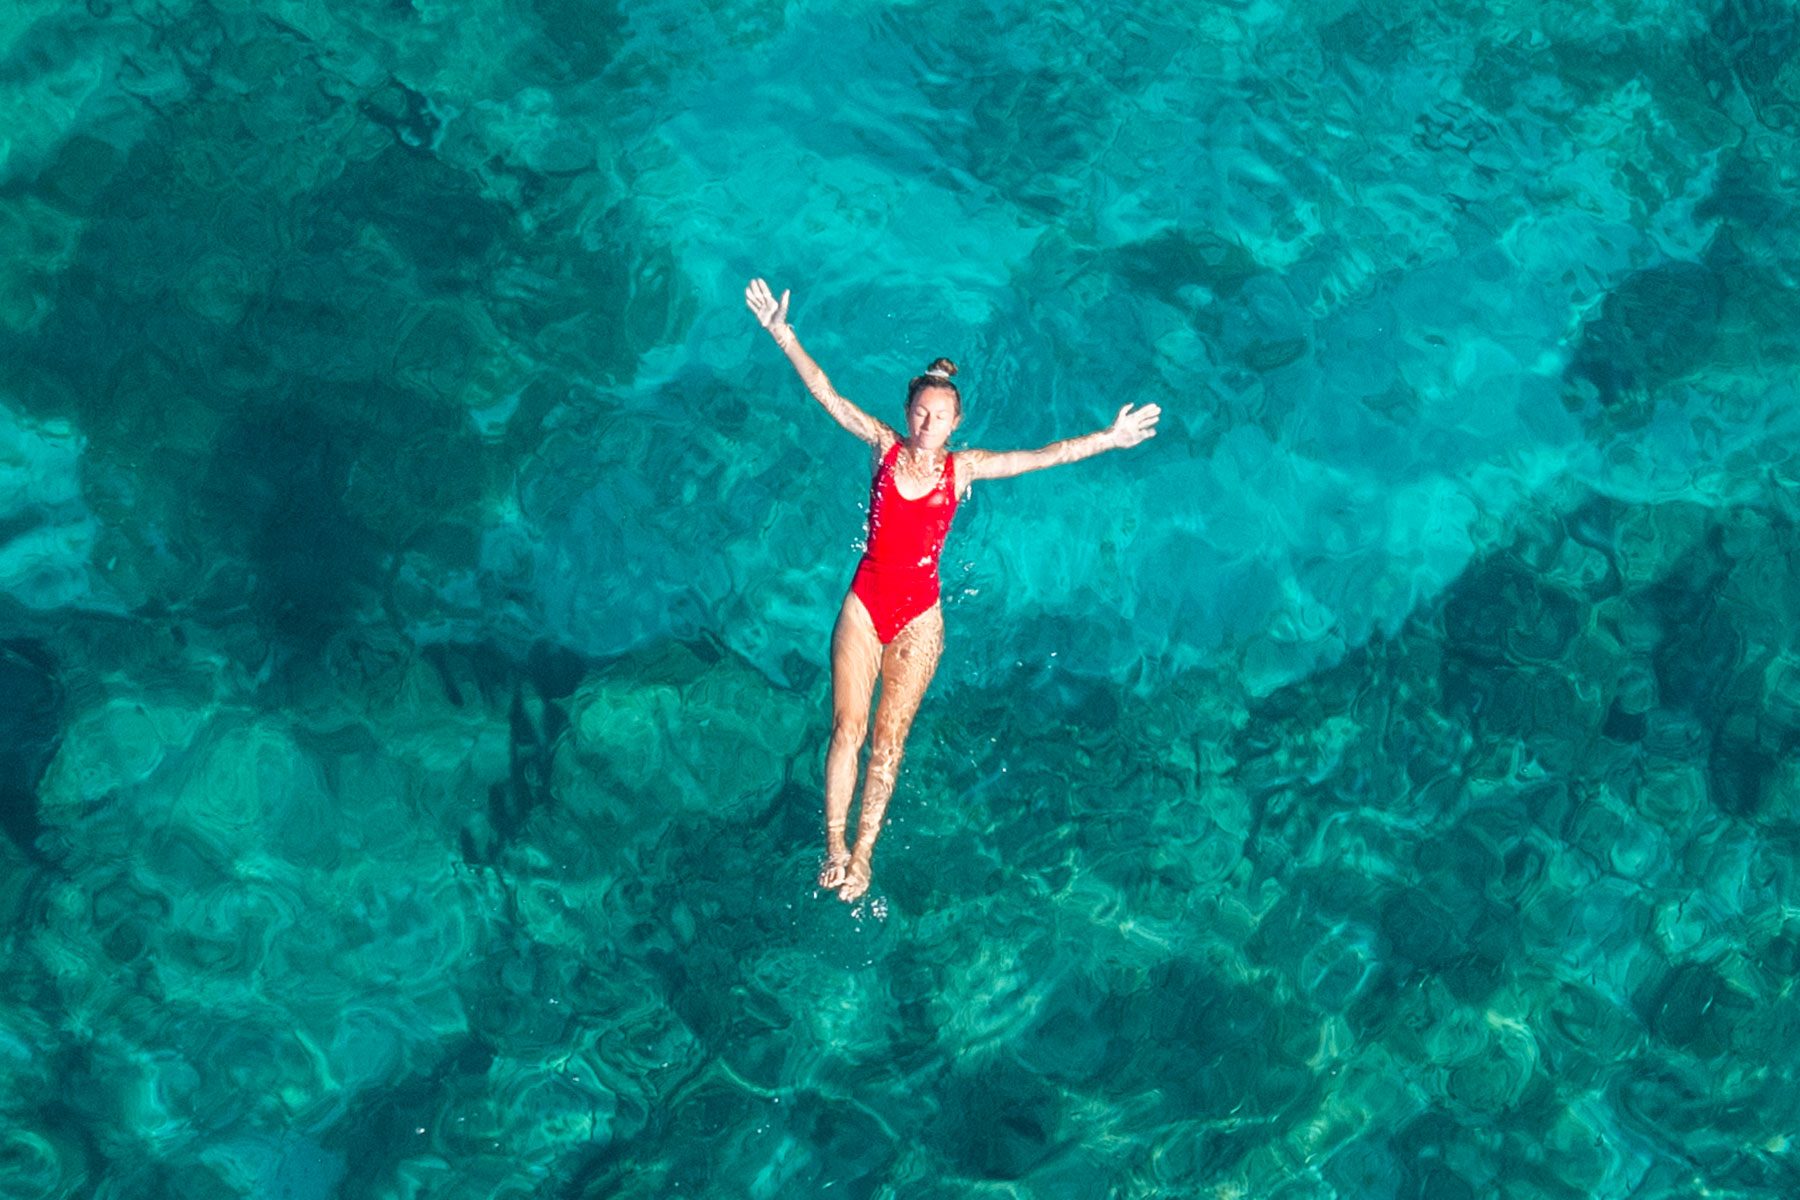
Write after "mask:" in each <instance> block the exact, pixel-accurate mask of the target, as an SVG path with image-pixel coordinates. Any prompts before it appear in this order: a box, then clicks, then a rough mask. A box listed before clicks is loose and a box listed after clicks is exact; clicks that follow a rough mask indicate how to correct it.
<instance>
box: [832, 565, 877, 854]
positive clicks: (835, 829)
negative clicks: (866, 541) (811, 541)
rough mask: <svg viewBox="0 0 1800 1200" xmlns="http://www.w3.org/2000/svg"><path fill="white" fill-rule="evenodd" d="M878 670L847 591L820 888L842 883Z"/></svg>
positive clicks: (870, 629) (861, 612)
mask: <svg viewBox="0 0 1800 1200" xmlns="http://www.w3.org/2000/svg"><path fill="white" fill-rule="evenodd" d="M880 671H881V639H880V638H879V637H877V636H876V634H875V622H873V621H871V620H870V619H869V610H868V609H866V608H864V607H863V602H862V601H861V600H858V599H857V598H856V593H855V592H851V593H850V594H849V595H847V596H845V597H844V606H843V607H842V608H840V609H838V619H837V626H836V627H835V628H834V629H833V630H832V631H831V748H830V749H829V750H827V751H826V752H825V866H824V868H823V869H821V870H820V872H819V886H820V887H837V886H838V885H839V884H841V883H843V882H844V869H845V868H846V867H847V866H849V864H850V851H849V849H848V848H847V847H846V846H845V845H844V826H845V824H847V823H848V821H849V817H850V800H851V797H852V796H854V795H855V793H856V760H857V758H858V757H860V756H861V754H862V745H863V738H864V737H865V736H866V735H867V734H868V731H869V698H870V697H871V696H873V695H874V694H875V677H876V675H877V674H879V673H880Z"/></svg>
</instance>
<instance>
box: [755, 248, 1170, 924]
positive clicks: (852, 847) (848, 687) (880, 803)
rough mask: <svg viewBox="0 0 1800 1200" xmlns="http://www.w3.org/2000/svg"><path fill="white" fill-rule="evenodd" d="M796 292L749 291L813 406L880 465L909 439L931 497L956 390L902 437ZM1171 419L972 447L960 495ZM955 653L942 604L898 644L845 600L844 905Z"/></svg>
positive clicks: (907, 451) (832, 831)
mask: <svg viewBox="0 0 1800 1200" xmlns="http://www.w3.org/2000/svg"><path fill="white" fill-rule="evenodd" d="M788 295H789V294H788V293H787V292H785V291H784V292H782V293H781V299H780V300H779V301H777V300H776V299H775V296H774V293H773V292H771V291H770V289H769V285H768V284H767V283H765V282H764V281H763V280H761V279H753V280H751V281H750V285H749V286H748V287H747V288H745V289H744V303H745V304H746V305H748V306H749V308H750V311H751V312H752V313H754V314H755V315H756V319H757V322H758V323H759V324H761V325H762V327H763V328H764V329H766V330H768V332H769V334H770V336H771V337H773V338H774V339H775V343H776V345H778V346H780V347H781V349H782V350H783V352H784V353H786V354H787V357H788V361H789V362H790V363H792V364H793V367H794V370H795V371H796V372H798V373H799V375H800V378H801V380H802V382H804V383H805V384H806V389H807V391H808V392H810V393H811V394H812V397H813V399H815V400H817V401H818V402H819V404H820V405H821V406H822V407H823V408H824V409H825V411H826V412H827V413H829V414H830V415H831V417H832V419H833V420H835V421H836V422H837V423H838V424H839V425H841V426H842V427H843V428H844V429H845V430H846V431H847V432H849V433H850V434H851V435H853V436H854V437H856V438H857V439H859V440H860V441H862V442H865V443H867V444H868V446H869V448H870V450H871V451H872V452H873V456H874V457H873V464H874V466H875V467H879V465H880V462H881V460H882V458H883V457H884V456H885V455H886V454H887V452H888V450H889V449H890V448H891V447H892V446H893V445H894V443H895V442H901V443H903V445H902V448H901V450H900V453H899V455H898V456H897V457H896V459H895V462H894V484H895V487H897V488H898V489H899V491H900V494H901V496H903V497H905V498H907V499H917V498H919V497H922V496H924V495H925V494H926V493H927V492H929V491H930V490H931V489H932V488H933V487H934V486H936V484H937V481H938V480H939V478H940V477H941V476H942V474H943V470H944V456H945V455H946V454H947V453H948V450H947V449H946V445H947V443H948V442H949V440H950V435H951V434H953V433H954V432H955V431H956V427H957V426H958V425H960V424H961V423H962V409H961V405H960V404H959V403H958V401H957V398H956V393H955V392H954V391H952V390H950V389H949V388H947V387H945V388H938V387H925V388H921V389H920V390H919V392H918V393H917V394H916V395H915V396H914V397H913V399H912V402H911V403H910V404H908V405H907V406H906V435H905V437H902V436H901V435H900V433H898V432H897V431H896V430H895V429H894V428H893V427H892V426H890V425H888V424H887V423H886V422H883V421H879V420H877V419H876V418H874V417H871V416H870V415H869V414H867V413H865V412H864V411H863V410H862V409H860V408H858V407H857V406H856V405H854V404H852V403H851V402H850V401H849V400H846V399H845V398H844V397H843V396H842V395H840V394H839V393H838V391H837V389H836V388H834V387H832V386H831V380H830V379H828V378H827V377H826V375H825V372H824V371H823V370H821V369H820V368H819V365H818V364H817V363H816V362H814V361H813V360H812V357H811V356H810V355H808V354H807V353H806V351H805V350H804V349H802V348H801V346H800V340H799V338H798V337H796V336H795V334H794V331H793V328H792V327H791V326H790V325H789V324H788V322H787V310H788ZM1161 414H1162V410H1161V409H1160V408H1158V407H1157V406H1156V405H1154V404H1148V405H1145V406H1144V407H1142V408H1135V407H1134V406H1132V405H1130V404H1127V405H1125V406H1124V407H1122V408H1121V409H1119V412H1118V415H1117V416H1116V417H1115V418H1114V419H1113V423H1112V424H1111V425H1110V426H1108V427H1107V428H1105V429H1101V430H1097V431H1095V432H1094V433H1090V434H1086V435H1084V436H1082V437H1075V438H1068V439H1065V440H1063V441H1060V442H1053V443H1051V444H1050V445H1048V446H1044V447H1041V448H1040V449H1037V450H1008V451H1000V452H995V451H988V450H960V451H958V452H957V453H956V457H955V459H954V464H955V481H954V486H955V488H956V495H957V499H958V500H960V499H962V497H964V496H966V495H967V494H968V491H969V487H970V485H972V484H973V483H975V482H976V481H977V480H982V479H1005V478H1008V477H1010V476H1013V475H1023V474H1025V473H1026V472H1027V471H1038V470H1042V469H1043V468H1045V467H1054V466H1060V465H1062V464H1064V463H1072V462H1078V461H1080V460H1081V459H1084V458H1089V457H1091V456H1093V455H1095V454H1099V453H1101V452H1102V451H1106V450H1120V449H1124V448H1126V447H1128V446H1135V445H1137V444H1138V443H1139V442H1142V441H1144V440H1145V439H1147V438H1151V437H1154V436H1156V422H1157V419H1158V418H1159V417H1160V416H1161ZM943 650H944V612H943V606H942V605H941V604H934V605H932V606H931V607H930V608H929V609H927V610H926V611H925V612H923V613H921V614H919V615H918V616H917V617H914V618H913V620H912V621H911V622H910V623H909V624H908V625H907V626H906V627H905V628H904V629H902V630H901V631H900V632H899V633H898V634H897V635H896V636H895V637H894V640H893V641H891V642H889V643H888V644H887V645H886V646H883V645H882V644H881V639H880V638H879V637H877V636H876V633H875V623H874V621H872V620H871V619H870V617H869V613H868V610H867V609H865V608H864V607H863V603H862V601H861V600H860V599H858V598H857V596H856V594H855V593H854V592H852V593H850V594H849V595H847V596H845V597H844V603H843V607H841V608H840V609H839V610H838V618H837V624H836V626H835V627H834V628H833V630H832V634H831V710H832V711H831V744H830V747H829V749H827V751H826V753H825V862H824V865H823V866H822V867H821V868H820V871H819V886H821V887H824V888H831V889H835V890H836V892H837V894H838V897H839V898H840V899H842V900H846V901H851V900H856V899H858V898H860V897H861V896H862V895H863V894H864V893H866V892H867V891H868V890H869V880H870V877H871V874H872V870H873V861H874V854H875V842H876V840H877V839H878V838H879V837H880V836H881V826H882V821H883V819H884V818H885V817H886V815H887V806H888V801H889V800H891V799H892V798H893V795H894V785H895V783H896V782H897V781H898V780H899V777H900V762H901V759H902V758H903V757H904V756H905V752H906V735H907V733H908V732H910V731H911V729H912V722H913V717H914V716H915V715H917V713H918V711H919V704H920V702H921V701H922V700H923V699H924V698H925V691H926V689H927V688H928V687H929V686H930V684H931V677H932V676H933V675H934V674H936V672H937V665H938V659H939V658H940V657H941V656H942V654H943ZM877 680H880V682H881V698H880V700H879V702H877V704H876V706H875V721H874V743H873V745H872V747H871V749H870V752H869V763H868V768H867V771H866V773H865V775H864V777H863V788H862V809H861V811H860V813H859V814H858V817H857V822H856V840H855V842H849V841H847V840H846V838H845V831H846V829H847V828H848V825H849V817H850V802H851V800H852V799H853V798H854V794H855V791H856V768H857V760H858V758H860V757H861V754H862V747H863V743H864V741H865V740H866V739H867V738H868V736H869V702H870V700H871V699H873V698H874V695H875V683H876V681H877Z"/></svg>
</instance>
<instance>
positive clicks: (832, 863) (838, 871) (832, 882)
mask: <svg viewBox="0 0 1800 1200" xmlns="http://www.w3.org/2000/svg"><path fill="white" fill-rule="evenodd" d="M849 866H850V852H849V851H848V850H831V849H827V850H826V851H825V865H824V866H822V867H820V868H819V886H820V887H822V888H834V887H839V886H841V885H842V884H843V882H844V874H845V871H846V870H847V869H848V868H849Z"/></svg>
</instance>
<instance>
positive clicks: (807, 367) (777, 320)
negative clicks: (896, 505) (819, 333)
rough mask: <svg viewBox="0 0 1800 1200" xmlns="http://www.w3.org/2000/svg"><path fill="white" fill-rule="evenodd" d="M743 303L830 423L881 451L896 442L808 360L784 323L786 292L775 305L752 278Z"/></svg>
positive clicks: (763, 286)
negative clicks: (839, 392) (747, 306)
mask: <svg viewBox="0 0 1800 1200" xmlns="http://www.w3.org/2000/svg"><path fill="white" fill-rule="evenodd" d="M744 303H745V304H747V305H749V306H750V311H751V312H753V313H755V314H756V319H757V321H758V322H760V323H761V324H762V327H763V328H764V329H766V330H768V331H769V336H770V337H772V338H774V339H775V344H776V345H777V346H780V347H781V349H782V352H783V353H785V354H786V355H787V356H788V361H789V362H790V363H793V364H794V370H795V371H797V372H799V375H800V381H801V382H802V383H804V384H806V390H807V391H809V392H811V393H812V397H813V399H814V400H817V401H818V402H819V403H820V404H821V405H823V406H824V408H825V411H826V412H828V413H830V414H831V419H832V420H834V421H836V422H837V423H838V424H839V425H842V426H843V427H844V428H845V429H847V430H849V431H850V433H851V435H852V436H854V437H856V438H859V439H860V440H862V441H865V442H867V443H868V444H869V445H871V446H873V447H875V449H877V450H885V449H887V447H888V446H889V445H891V444H893V443H894V442H895V441H896V440H898V438H899V436H900V435H899V434H897V433H895V432H894V431H893V429H892V428H891V427H889V426H887V425H885V424H883V423H882V422H880V421H877V420H876V419H875V418H874V417H871V416H870V415H869V414H868V413H866V412H864V411H863V410H862V409H860V408H858V407H856V405H854V404H852V403H850V401H848V400H846V399H844V398H843V397H842V396H840V395H839V394H838V391H837V389H836V388H834V387H832V386H831V380H830V379H828V378H826V376H825V372H824V371H823V370H821V369H820V367H819V364H818V363H816V362H814V361H813V360H812V355H810V354H808V353H807V352H806V351H805V350H804V349H803V348H802V347H801V345H800V339H799V338H798V337H796V336H795V335H794V327H793V326H792V325H789V324H788V323H787V310H788V293H787V292H785V291H784V292H782V293H781V300H780V302H779V303H778V302H777V301H776V299H775V294H774V293H773V292H771V291H770V290H769V285H768V284H767V283H765V282H764V281H763V280H761V279H752V280H751V281H750V286H749V287H747V288H745V289H744Z"/></svg>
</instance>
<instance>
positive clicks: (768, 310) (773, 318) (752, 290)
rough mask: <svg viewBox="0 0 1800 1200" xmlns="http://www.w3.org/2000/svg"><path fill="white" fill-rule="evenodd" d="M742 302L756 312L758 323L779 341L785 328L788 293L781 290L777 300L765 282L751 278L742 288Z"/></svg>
mask: <svg viewBox="0 0 1800 1200" xmlns="http://www.w3.org/2000/svg"><path fill="white" fill-rule="evenodd" d="M744 303H745V304H747V305H749V306H750V311H751V312H753V313H755V314H756V319H757V321H758V323H760V324H761V325H762V327H763V328H764V329H766V330H768V331H769V332H770V333H771V334H772V335H774V338H775V340H776V341H778V342H779V341H781V340H782V337H781V335H782V332H783V331H784V330H786V329H787V306H788V293H787V292H786V291H783V292H782V293H781V299H780V301H779V302H778V301H777V300H776V299H775V293H774V292H771V291H770V290H769V285H768V283H767V282H765V281H763V280H761V279H752V280H751V281H750V286H749V287H747V288H745V289H744Z"/></svg>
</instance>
